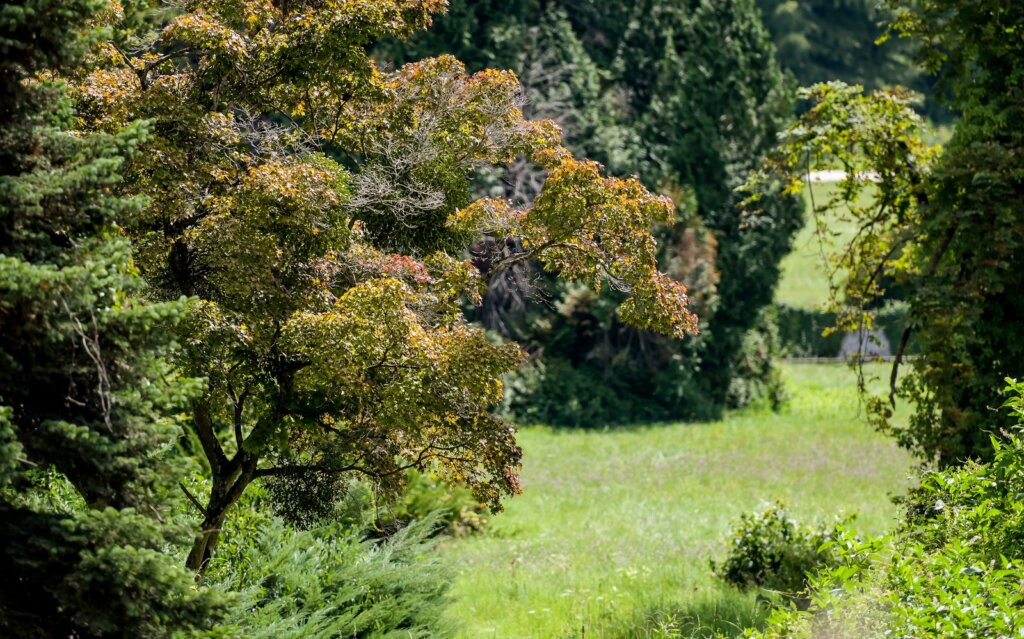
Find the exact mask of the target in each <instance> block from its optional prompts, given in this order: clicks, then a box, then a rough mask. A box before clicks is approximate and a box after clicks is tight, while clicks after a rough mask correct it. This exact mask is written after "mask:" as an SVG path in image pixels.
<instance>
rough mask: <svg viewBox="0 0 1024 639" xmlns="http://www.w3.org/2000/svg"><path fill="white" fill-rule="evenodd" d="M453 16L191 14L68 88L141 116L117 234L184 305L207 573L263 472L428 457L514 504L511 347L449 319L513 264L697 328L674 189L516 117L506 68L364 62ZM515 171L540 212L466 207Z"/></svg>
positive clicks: (418, 461) (334, 485)
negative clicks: (669, 260) (500, 175)
mask: <svg viewBox="0 0 1024 639" xmlns="http://www.w3.org/2000/svg"><path fill="white" fill-rule="evenodd" d="M442 7H443V3H442V2H421V1H418V0H417V1H413V0H390V1H388V2H375V3H365V2H355V1H351V2H349V1H343V2H331V3H317V2H309V3H307V2H298V3H296V2H281V3H275V4H267V3H257V2H238V3H228V4H224V3H214V2H189V3H186V5H185V6H184V11H182V12H181V13H180V14H179V15H176V16H174V17H173V18H172V19H170V20H169V21H168V22H167V23H166V24H163V25H160V26H159V27H157V28H156V29H155V30H152V31H149V32H132V31H131V30H130V29H128V28H117V29H115V33H117V34H119V35H118V36H117V37H115V38H114V39H112V40H108V41H105V42H102V43H100V44H99V45H98V46H97V47H96V48H95V50H94V52H93V57H92V67H91V68H90V69H89V70H88V72H86V73H82V74H79V75H77V76H76V77H74V87H75V96H76V98H77V109H78V111H77V117H78V123H79V124H80V126H82V127H85V128H87V129H90V130H95V131H110V130H116V129H118V128H120V127H123V126H126V125H127V124H128V123H130V122H133V121H136V120H140V119H144V120H147V121H149V122H151V125H150V128H151V135H150V136H149V137H148V139H147V140H146V141H145V142H143V143H142V144H140V146H139V149H138V153H137V154H136V155H135V156H134V157H133V158H132V160H131V161H130V162H129V163H128V164H127V165H126V166H125V170H124V183H123V187H122V191H123V193H125V194H126V195H132V196H140V197H143V198H145V201H146V203H147V204H146V205H145V206H144V207H142V209H141V211H140V212H139V215H138V216H136V217H135V218H134V219H133V220H132V223H131V224H127V225H126V226H125V229H126V232H127V233H128V235H129V237H131V238H132V240H133V242H134V243H135V246H136V247H137V258H136V259H137V263H138V265H139V269H140V272H141V274H142V276H143V277H144V278H145V280H146V281H147V282H148V283H149V285H150V286H151V288H152V290H153V291H154V292H155V293H157V294H158V295H159V297H160V298H161V299H165V300H174V299H178V298H180V297H182V296H186V297H189V298H192V299H194V300H195V302H194V304H192V305H191V307H190V312H189V315H188V318H187V321H186V322H185V323H184V324H183V326H182V329H181V330H180V332H179V339H180V342H181V345H182V349H181V350H180V352H178V353H177V355H176V358H175V360H174V361H175V364H176V365H177V367H178V368H179V369H180V370H181V371H182V372H183V374H186V375H188V376H195V377H201V378H204V379H205V380H206V381H205V387H204V389H203V392H202V393H201V395H200V396H198V397H196V398H195V399H194V400H193V401H192V404H191V420H190V425H191V426H190V427H191V429H192V430H193V432H194V435H195V438H196V442H197V445H198V447H200V448H201V450H202V452H203V455H204V457H205V459H206V463H207V464H208V465H209V471H210V483H209V495H208V497H207V498H206V499H204V500H200V499H199V498H197V497H196V496H195V495H190V496H191V498H192V499H193V501H194V502H195V504H196V506H197V508H199V509H200V510H201V515H202V518H203V522H202V524H201V532H200V533H199V534H198V535H197V539H196V543H195V545H194V547H193V549H192V552H191V554H190V556H189V559H188V565H189V567H191V568H193V569H195V570H202V569H203V567H204V566H205V565H206V564H207V562H208V561H209V558H210V555H211V552H212V550H213V547H214V546H215V544H216V541H217V536H218V534H219V533H218V531H219V530H220V528H221V525H222V523H223V520H224V516H225V513H226V512H227V510H228V509H229V508H230V507H231V506H232V505H233V504H234V503H236V502H237V500H238V499H239V498H240V496H241V494H242V493H243V492H244V491H245V489H246V487H247V486H248V485H249V484H250V483H252V482H253V481H254V480H257V479H264V478H265V479H266V480H267V481H271V482H275V483H284V484H291V485H294V486H296V487H300V489H299V490H285V491H283V493H282V494H290V495H301V496H302V499H297V500H292V501H291V502H290V504H289V505H290V507H292V508H313V509H316V508H322V507H323V505H324V503H325V502H326V503H330V502H331V501H332V500H333V499H335V498H337V496H338V493H339V492H340V490H341V486H342V483H341V479H342V478H343V477H345V476H346V474H350V473H362V474H364V475H366V476H368V477H369V478H371V479H372V480H373V481H374V482H375V483H376V484H377V486H378V488H379V489H380V490H382V491H384V492H386V493H391V492H393V491H394V490H395V489H397V487H398V486H399V485H400V483H401V480H402V478H403V477H404V473H403V471H404V470H405V469H406V468H410V467H424V466H425V465H428V464H432V465H435V466H436V468H437V469H438V472H440V473H442V474H443V475H444V476H445V477H447V478H448V479H450V480H452V481H458V482H464V483H466V484H468V485H469V486H470V487H472V488H473V490H474V491H475V492H476V494H477V495H478V497H479V498H480V499H481V500H482V501H485V502H487V503H489V504H491V505H492V507H495V508H497V507H498V505H499V501H500V498H501V497H502V496H503V495H508V494H513V493H515V492H517V491H518V465H519V456H520V452H519V448H518V446H517V445H516V442H515V438H514V431H513V429H512V427H511V426H509V425H508V424H505V423H503V422H501V421H499V420H498V419H496V418H495V417H494V416H493V415H492V414H491V412H490V411H489V409H490V408H491V407H493V406H494V405H495V404H496V403H497V402H498V401H499V400H500V399H501V396H502V383H501V381H500V378H501V375H502V374H504V373H507V372H509V371H511V370H513V369H514V368H515V367H516V366H518V364H519V363H520V362H521V357H522V356H521V353H520V351H519V349H518V347H516V346H515V345H513V344H496V343H492V342H491V341H489V340H488V339H487V338H486V337H485V334H484V332H483V331H482V330H481V329H480V328H477V327H474V326H472V325H470V324H469V323H468V322H467V321H466V319H465V317H464V315H463V313H462V307H461V304H462V303H463V302H464V301H467V300H468V301H470V302H472V301H474V300H478V299H479V296H480V293H481V290H482V289H483V288H484V287H486V282H487V280H488V279H489V278H492V277H494V276H496V275H497V274H499V273H501V272H503V271H505V270H507V269H509V268H512V267H513V266H514V265H515V264H518V263H521V262H523V261H526V260H536V261H538V262H539V263H541V264H543V265H544V267H545V268H546V269H550V270H552V271H556V272H558V273H559V274H560V276H561V277H563V278H565V279H568V280H571V281H578V282H583V283H586V284H588V285H590V286H592V287H595V288H600V287H601V286H604V285H607V286H611V287H613V288H615V289H617V290H621V291H623V292H624V294H625V295H626V302H625V305H624V307H623V317H624V319H625V320H626V321H629V322H631V323H633V324H635V325H638V326H641V327H644V328H650V329H653V330H656V331H659V332H661V333H664V334H666V335H671V336H676V337H679V336H682V335H685V334H688V333H692V332H695V331H696V320H695V317H694V316H693V315H692V313H691V312H690V311H689V309H688V308H687V304H688V298H687V296H686V294H685V288H684V287H683V286H682V285H681V284H679V283H677V282H675V281H674V280H672V279H671V278H669V277H667V276H666V275H663V274H662V273H660V272H659V271H658V265H657V255H656V244H655V241H654V238H653V237H652V236H651V234H650V229H651V228H652V226H653V225H654V224H658V223H667V222H668V221H670V219H671V218H672V215H673V213H674V209H673V206H672V203H671V201H670V200H668V199H667V198H665V197H662V196H655V195H652V194H651V193H649V192H648V191H647V190H646V189H645V188H644V187H643V186H642V185H641V184H640V183H639V181H638V180H636V179H635V178H630V179H619V178H611V177H605V176H604V175H602V172H601V168H600V166H599V165H597V164H595V163H593V162H590V161H583V160H578V159H576V158H575V157H573V155H572V154H571V153H570V152H569V151H568V150H566V149H565V148H564V147H562V146H561V145H560V132H559V129H558V127H557V126H556V125H554V124H553V123H551V122H546V121H529V120H527V119H525V118H524V117H523V115H522V111H521V107H520V103H521V89H520V84H519V81H518V80H517V78H516V77H515V75H513V74H512V73H511V72H502V71H493V70H483V71H479V72H477V73H472V74H470V73H467V72H466V70H465V68H464V66H463V65H462V64H461V63H460V62H458V61H457V60H456V59H455V58H453V57H450V56H440V57H437V58H429V59H425V60H422V61H418V62H413V63H409V64H406V65H403V66H401V67H400V68H398V69H396V70H394V71H392V72H384V71H381V70H379V69H378V68H377V67H376V66H375V64H374V63H373V61H372V60H371V58H370V57H369V55H368V53H367V49H368V47H369V46H370V45H372V44H373V43H374V42H376V41H377V40H378V39H379V38H382V37H385V36H390V37H397V38H402V37H406V36H408V35H409V34H411V33H412V32H413V31H415V30H418V29H422V28H424V27H426V26H427V25H428V24H429V22H430V20H431V15H432V13H434V12H435V11H437V10H439V9H441V8H442ZM111 20H112V22H113V24H114V26H115V27H116V26H118V20H119V16H117V15H113V16H111ZM517 157H523V158H526V159H527V160H528V161H529V162H532V163H533V164H535V165H537V166H538V167H539V168H540V169H542V170H543V174H544V178H543V180H542V183H541V187H540V192H539V194H538V196H537V198H536V200H535V201H534V202H533V203H532V206H529V207H526V208H523V207H519V208H517V207H515V206H513V205H512V204H510V203H509V202H508V201H505V200H503V199H500V198H498V199H495V198H484V199H474V198H473V195H472V193H471V191H470V177H471V175H472V173H473V171H474V170H476V169H478V168H480V167H485V166H489V165H503V164H508V163H510V162H512V161H513V160H514V159H516V158H517ZM471 254H472V256H473V257H474V260H473V261H471V260H470V259H469V258H470V257H471ZM475 264H480V265H483V266H482V267H481V268H478V267H477V266H476V265H475Z"/></svg>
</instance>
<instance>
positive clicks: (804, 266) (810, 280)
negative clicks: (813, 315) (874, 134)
mask: <svg viewBox="0 0 1024 639" xmlns="http://www.w3.org/2000/svg"><path fill="white" fill-rule="evenodd" d="M835 192H836V185H835V184H812V185H810V186H808V187H807V188H806V189H804V194H803V196H804V202H805V213H804V215H805V216H806V219H805V221H804V226H803V228H802V229H800V232H799V233H797V236H796V238H795V239H794V240H793V250H792V252H791V253H790V254H789V255H787V256H786V257H785V258H783V260H782V263H781V265H780V269H781V277H780V279H779V286H778V288H777V289H776V292H775V301H776V302H778V303H780V304H785V305H786V306H790V307H793V308H802V309H807V310H812V309H815V308H818V307H820V306H821V305H822V304H824V303H825V302H827V301H828V295H829V288H828V269H827V267H826V259H825V254H828V253H831V252H832V251H834V250H835V249H836V247H838V246H841V245H842V244H843V243H844V242H847V241H849V240H850V239H851V238H852V237H853V234H854V230H855V229H854V227H853V225H852V224H850V223H849V222H847V221H843V220H840V219H838V218H839V216H838V215H836V214H833V213H825V214H823V215H825V220H826V223H827V226H828V229H829V231H830V232H831V233H832V234H834V235H833V236H832V237H831V238H829V239H828V241H827V242H825V243H824V244H823V243H822V241H821V238H820V237H819V235H818V233H817V232H816V230H815V229H816V226H815V221H814V219H812V214H811V202H812V197H813V202H814V203H815V205H816V206H819V207H820V206H822V205H824V204H826V203H827V202H829V200H830V199H831V198H832V197H833V195H834V194H835ZM864 197H865V199H864V200H863V201H861V202H860V204H861V205H867V204H869V203H870V201H869V200H867V198H870V197H871V195H870V193H866V194H865V196H864Z"/></svg>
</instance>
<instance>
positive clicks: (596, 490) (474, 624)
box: [445, 364, 913, 639]
mask: <svg viewBox="0 0 1024 639" xmlns="http://www.w3.org/2000/svg"><path fill="white" fill-rule="evenodd" d="M784 374H785V378H786V382H787V385H788V388H789V392H790V394H791V395H792V400H791V403H790V405H789V407H788V408H787V409H786V410H784V411H783V412H782V413H779V414H775V413H771V412H767V411H743V412H738V413H734V414H731V415H729V416H728V417H727V418H726V419H724V420H722V421H720V422H715V423H707V424H671V425H663V426H650V427H642V428H629V429H616V430H609V431H580V430H551V429H546V428H528V429H524V430H523V431H522V432H521V433H520V441H521V443H522V445H523V448H524V450H525V461H524V472H523V480H524V486H523V495H522V496H520V497H517V498H514V499H511V500H509V501H508V503H507V510H506V512H504V513H503V514H501V515H499V516H496V517H495V518H494V519H493V520H492V524H491V529H490V532H488V533H487V534H484V535H479V536H475V537H469V538H464V539H459V540H453V541H451V542H450V543H449V546H448V547H447V548H446V549H445V552H446V553H447V556H448V557H449V558H450V559H451V560H452V561H454V562H456V563H457V564H458V565H459V567H460V570H459V577H458V578H457V580H456V583H455V586H454V595H453V598H454V600H453V604H452V606H451V608H450V614H451V615H452V616H453V617H454V618H455V620H456V621H457V622H459V623H460V624H461V625H462V626H463V628H464V631H463V636H465V637H467V638H472V639H486V638H489V637H496V638H507V639H527V638H537V639H540V638H545V639H546V638H560V637H580V638H587V637H593V638H598V637H677V636H682V637H690V636H704V635H706V634H707V633H708V632H710V631H711V630H712V629H719V630H723V631H725V632H726V633H727V634H735V633H738V631H739V628H740V627H742V626H743V625H747V624H751V623H756V621H757V620H758V618H759V617H760V615H761V614H762V611H763V606H762V605H760V604H759V603H758V598H757V594H756V593H742V592H739V591H736V590H734V589H732V588H729V587H726V586H724V585H723V584H721V583H720V582H719V581H717V580H716V578H715V577H714V576H712V575H711V572H710V569H709V567H708V560H709V559H710V558H712V557H719V556H721V554H722V552H723V540H724V537H725V535H726V533H727V531H728V530H729V529H730V527H731V525H732V523H733V521H734V520H735V519H736V517H737V516H738V515H739V514H740V513H742V512H746V511H750V510H753V509H757V508H759V507H760V506H761V505H762V504H763V503H764V502H765V501H768V500H774V499H783V500H785V502H786V503H787V504H788V505H789V506H790V508H791V510H792V511H793V512H794V513H795V514H796V515H797V516H798V517H799V518H801V519H803V520H805V521H811V520H816V521H826V520H830V519H831V518H832V517H834V516H835V515H838V514H840V513H843V514H849V513H858V514H859V517H858V520H857V527H858V528H859V529H860V530H862V531H864V532H867V533H879V532H882V531H885V530H887V529H889V528H890V527H891V525H892V524H893V522H894V518H895V516H896V507H895V506H894V505H893V504H892V503H891V501H890V496H891V495H893V494H899V493H901V492H902V491H903V490H904V489H905V487H906V486H907V485H908V477H909V474H910V472H911V467H912V465H913V462H912V460H911V459H909V458H908V456H907V455H906V454H904V453H903V452H902V451H901V450H899V449H897V448H896V446H895V445H894V444H893V442H892V441H891V440H889V439H887V438H886V437H884V436H882V435H879V434H877V433H875V432H873V431H872V430H871V429H870V428H869V427H868V426H866V425H865V424H864V423H863V422H862V420H861V419H860V418H859V416H858V415H859V408H858V402H857V397H856V391H855V388H854V381H853V376H852V373H851V372H850V371H849V370H848V369H846V368H845V367H844V366H842V365H807V364H804V365H793V364H790V365H786V366H785V367H784Z"/></svg>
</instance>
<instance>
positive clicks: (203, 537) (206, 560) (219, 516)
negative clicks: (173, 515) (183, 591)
mask: <svg viewBox="0 0 1024 639" xmlns="http://www.w3.org/2000/svg"><path fill="white" fill-rule="evenodd" d="M207 513H208V514H207V516H206V517H204V518H203V525H202V527H201V528H200V529H199V532H197V533H196V538H195V541H194V542H192V550H191V551H189V553H188V559H187V560H185V566H187V567H188V568H189V569H190V570H192V571H193V572H195V573H196V581H200V580H202V578H203V575H204V574H205V573H206V567H207V566H208V565H209V564H210V558H211V557H213V549H214V548H215V547H216V546H217V539H218V538H219V537H220V529H221V527H222V526H223V525H224V517H225V515H227V508H224V509H222V510H221V511H220V512H211V511H210V510H207Z"/></svg>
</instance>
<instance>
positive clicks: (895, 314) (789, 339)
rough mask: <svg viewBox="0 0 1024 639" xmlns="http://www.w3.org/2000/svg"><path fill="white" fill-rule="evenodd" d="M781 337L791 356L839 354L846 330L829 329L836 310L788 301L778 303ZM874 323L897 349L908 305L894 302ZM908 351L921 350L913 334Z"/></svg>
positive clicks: (833, 320)
mask: <svg viewBox="0 0 1024 639" xmlns="http://www.w3.org/2000/svg"><path fill="white" fill-rule="evenodd" d="M776 314H777V317H778V330H779V341H780V343H781V348H782V349H783V351H784V352H785V353H786V355H787V356H789V357H838V356H839V355H840V353H839V351H840V347H841V346H842V341H843V334H842V333H841V332H836V331H829V329H831V328H833V327H835V325H836V314H835V313H832V312H828V311H819V310H813V311H811V310H807V309H804V308H793V307H790V306H786V305H779V306H778V307H776ZM875 326H876V327H877V328H880V329H881V330H882V332H883V333H885V337H886V339H888V340H889V344H890V346H891V347H892V348H893V349H895V348H896V346H898V345H899V343H900V339H901V338H902V337H903V331H904V329H906V327H907V309H906V307H905V306H903V305H892V306H889V307H886V308H884V309H882V310H881V311H879V312H878V314H877V316H876V317H875ZM905 352H906V353H907V354H910V355H914V354H917V353H918V346H917V343H916V340H914V339H913V338H912V339H911V341H910V342H909V343H908V345H907V348H906V350H905Z"/></svg>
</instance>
